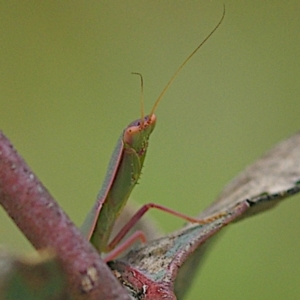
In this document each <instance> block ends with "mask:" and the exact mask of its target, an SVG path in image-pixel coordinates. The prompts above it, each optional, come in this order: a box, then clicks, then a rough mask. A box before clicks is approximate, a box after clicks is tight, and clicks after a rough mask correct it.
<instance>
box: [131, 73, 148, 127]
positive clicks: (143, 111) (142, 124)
mask: <svg viewBox="0 0 300 300" xmlns="http://www.w3.org/2000/svg"><path fill="white" fill-rule="evenodd" d="M131 74H133V75H138V76H140V78H141V128H143V127H144V117H145V107H144V79H143V75H142V74H141V73H137V72H131Z"/></svg>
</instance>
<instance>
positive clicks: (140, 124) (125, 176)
mask: <svg viewBox="0 0 300 300" xmlns="http://www.w3.org/2000/svg"><path fill="white" fill-rule="evenodd" d="M224 15H225V9H224V11H223V15H222V18H221V20H220V21H219V23H218V24H217V25H216V26H215V28H214V29H213V30H212V31H211V33H210V34H209V35H208V36H207V37H206V38H205V39H204V41H202V43H201V44H200V45H199V46H198V47H197V48H196V49H195V50H194V51H193V52H192V53H191V54H190V55H189V56H188V57H187V58H186V60H185V61H184V62H183V63H182V64H181V65H180V67H179V68H178V69H177V71H176V72H175V73H174V75H173V76H172V78H171V79H170V81H169V82H168V83H167V85H166V86H165V88H164V89H163V91H162V92H161V94H160V96H159V97H158V99H157V100H156V102H155V104H154V106H153V108H152V111H151V113H150V114H149V115H147V116H145V117H144V113H143V101H142V116H141V118H140V119H138V120H136V121H134V122H132V123H130V124H129V125H128V126H127V128H126V129H125V130H124V131H123V133H122V134H121V136H120V138H119V139H118V142H117V145H116V148H115V150H114V152H113V155H112V157H111V160H110V163H109V166H108V171H107V174H106V177H105V180H104V183H103V185H102V188H101V190H100V192H99V194H98V197H97V201H96V204H95V205H94V207H93V208H92V210H91V211H90V213H89V215H88V217H87V218H86V220H85V222H84V224H83V226H82V232H83V234H85V236H86V238H87V239H88V240H90V242H91V243H92V244H93V245H94V246H95V248H96V249H97V250H98V251H99V252H100V253H101V252H109V251H111V250H113V249H114V248H115V247H116V245H117V244H118V243H119V242H120V240H121V239H122V238H123V237H124V236H125V234H126V233H127V232H128V231H129V230H130V229H131V227H132V226H133V225H134V224H135V223H136V222H137V221H138V220H139V219H140V218H141V217H142V216H143V214H144V213H145V212H146V211H147V210H149V209H150V208H157V209H160V210H163V211H166V212H169V213H171V214H173V215H176V216H178V217H181V218H183V219H185V220H187V221H189V222H195V223H200V224H203V223H207V220H197V219H194V218H191V217H188V216H186V215H184V214H181V213H179V212H176V211H173V210H171V209H168V208H166V207H163V206H160V205H157V204H154V203H150V204H147V205H145V206H143V207H142V208H141V209H140V210H139V211H138V212H137V213H136V214H135V215H134V216H133V218H132V219H131V220H130V221H129V223H128V224H126V225H125V226H124V228H123V229H122V230H121V231H120V233H119V234H118V235H117V236H116V237H115V239H114V240H113V241H112V242H111V243H110V244H108V242H109V239H110V235H111V231H112V228H113V226H114V223H115V221H116V219H117V218H118V216H119V215H120V213H121V211H122V209H123V207H124V206H125V205H126V203H127V200H128V198H129V195H130V194H131V192H132V190H133V188H134V186H135V185H136V183H137V181H138V179H139V177H140V174H141V170H142V167H143V163H144V160H145V156H146V153H147V148H148V140H149V137H150V135H151V133H152V131H153V129H154V127H155V124H156V116H155V115H154V111H155V110H156V107H157V106H158V104H159V102H160V100H161V99H162V97H163V95H164V94H165V92H166V91H167V89H168V88H169V86H170V85H171V83H172V82H173V80H174V78H175V77H176V76H177V75H178V73H179V72H180V70H181V69H182V68H183V67H184V66H185V64H186V63H187V62H188V61H189V60H190V58H191V57H192V56H193V55H194V54H195V53H196V52H197V51H198V50H199V48H200V47H201V46H202V45H203V44H204V43H205V42H206V41H207V40H208V38H209V37H210V36H211V35H212V34H213V33H214V32H215V31H216V30H217V28H218V27H219V26H220V24H221V23H222V21H223V18H224ZM141 79H142V77H141ZM142 88H143V81H142ZM217 217H218V216H217ZM215 218H216V216H214V217H213V219H215ZM209 220H211V218H209ZM136 239H141V240H142V241H144V237H143V235H142V234H141V233H137V234H136V235H134V236H132V238H131V239H130V241H128V243H127V244H128V245H129V244H131V243H132V242H133V241H135V240H136ZM119 252H121V251H119ZM119 252H116V255H117V254H119ZM114 256H115V254H114V255H112V256H110V258H111V257H114ZM107 260H109V259H107Z"/></svg>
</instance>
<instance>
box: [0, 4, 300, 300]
mask: <svg viewBox="0 0 300 300" xmlns="http://www.w3.org/2000/svg"><path fill="white" fill-rule="evenodd" d="M225 4H226V17H225V20H224V23H223V24H222V26H221V27H220V28H219V29H218V31H217V32H216V33H215V34H214V36H213V37H212V38H211V39H210V40H209V41H208V42H207V43H206V44H205V46H204V47H203V49H202V50H201V52H200V53H198V54H197V56H196V57H194V58H193V60H192V61H191V63H190V64H189V65H188V66H187V67H186V68H185V69H184V70H183V71H182V73H181V74H180V76H179V77H178V78H177V80H176V81H175V82H174V84H173V86H172V88H171V89H170V90H169V91H168V93H167V94H166V96H165V98H164V100H163V101H162V103H161V105H160V106H159V108H158V110H157V116H158V123H157V127H156V130H155V132H154V134H153V136H152V138H151V141H150V148H149V151H148V155H147V159H146V162H145V167H144V172H143V175H142V178H141V181H140V183H141V184H140V185H138V186H137V188H136V189H135V191H134V193H133V198H134V199H135V200H136V201H138V202H139V203H140V204H143V203H148V202H157V203H160V204H162V205H165V206H168V207H172V208H173V209H176V210H180V211H182V212H184V213H186V214H189V215H195V214H196V212H200V211H201V210H202V209H204V208H205V207H206V206H208V205H209V203H211V202H212V201H213V200H214V198H215V197H216V196H217V194H218V193H219V192H220V191H221V189H222V187H223V186H224V185H225V184H226V183H227V182H228V181H230V180H231V179H232V178H233V177H234V176H236V175H237V173H238V172H239V171H241V170H242V169H243V168H244V167H245V166H246V165H247V164H249V163H251V162H252V161H254V160H255V159H256V158H258V157H259V156H260V155H261V154H262V153H263V152H265V151H266V150H268V149H269V148H271V147H272V146H273V145H274V144H275V143H277V142H278V141H280V140H282V139H284V138H285V137H288V136H289V135H291V134H293V133H294V132H296V131H297V130H298V129H299V128H300V124H299V109H300V101H299V92H300V85H299V78H300V59H299V49H300V39H299V32H300V18H299V13H300V4H299V1H225ZM222 10H223V2H222V1H89V2H85V1H26V2H25V1H24V2H23V1H1V6H0V31H1V34H0V38H1V42H0V45H1V46H0V64H1V68H0V69H1V72H0V74H1V75H0V76H1V77H0V89H1V100H0V128H1V129H2V130H3V131H4V133H5V134H6V135H7V136H8V137H9V138H10V139H11V141H12V142H13V144H14V145H15V147H16V148H17V149H18V151H19V152H20V153H21V154H22V156H23V157H24V158H25V160H26V161H27V162H28V164H29V165H30V166H31V167H32V169H33V170H34V172H35V173H36V174H37V175H38V176H39V178H40V179H41V180H42V181H43V182H44V184H45V185H46V186H47V188H48V189H49V190H50V192H51V193H52V195H53V196H54V197H55V198H56V199H57V201H58V202H59V203H60V205H61V206H62V207H63V208H64V209H65V211H66V212H67V213H68V215H69V216H70V217H71V218H72V220H74V222H75V223H76V224H77V225H80V224H81V223H82V221H83V219H84V216H85V214H86V213H87V212H88V210H89V209H90V207H91V205H92V204H93V202H94V199H95V196H96V194H97V192H98V190H99V188H100V186H101V182H102V180H103V177H104V174H105V172H106V167H107V164H108V161H109V158H110V155H111V153H112V150H113V148H114V146H115V142H116V140H117V138H118V136H119V134H120V133H121V132H122V129H123V128H124V127H125V126H126V125H127V124H128V123H129V122H131V121H132V120H134V119H136V118H138V117H139V116H140V107H139V94H140V83H139V79H138V78H137V77H135V76H132V75H130V73H131V72H132V71H136V72H141V73H142V74H143V75H144V80H145V100H146V109H147V111H149V110H150V108H151V106H152V104H153V102H154V100H155V99H156V97H157V96H158V94H159V93H160V91H161V89H162V88H163V87H164V85H165V84H166V82H167V81H168V79H169V78H170V76H171V75H172V74H173V72H174V71H175V69H176V68H177V67H178V66H179V64H180V63H181V62H182V61H183V59H184V58H186V56H187V55H188V54H189V53H190V52H191V51H192V50H193V49H194V48H195V47H196V46H197V44H199V42H200V41H201V40H203V38H204V37H205V36H206V35H207V34H208V33H209V32H210V31H211V30H212V28H213V27H214V26H215V25H216V24H217V22H218V21H219V19H220V17H221V15H222ZM299 151H300V150H299ZM299 200H300V197H299V196H296V197H294V198H292V199H288V200H286V201H285V202H284V203H282V204H281V205H280V206H279V207H277V208H276V209H274V210H273V211H270V212H267V213H265V214H262V215H260V216H257V217H253V218H251V219H249V220H246V221H244V222H241V223H238V224H236V225H233V226H231V227H230V228H229V230H228V231H227V232H226V234H225V235H223V236H222V237H221V238H220V240H219V242H218V243H217V244H216V245H215V247H214V249H213V251H212V252H211V255H210V256H209V259H208V260H207V261H206V263H205V265H204V268H203V269H202V271H201V274H199V276H198V278H197V280H196V282H195V284H194V285H193V288H192V289H191V291H190V293H189V295H188V297H187V299H189V300H191V299H274V300H275V299H296V298H299V296H300V286H299V278H300V255H299V249H300V239H299V234H298V228H299V227H300V220H299V217H300V210H299V208H300V206H299V203H297V201H299ZM0 213H1V216H0V237H1V241H0V242H1V244H4V245H6V246H7V247H8V248H9V249H12V250H14V251H16V252H28V251H30V250H31V246H30V245H29V243H28V242H27V241H26V240H25V238H23V237H22V234H21V233H20V232H19V231H18V229H17V228H16V227H15V225H14V224H13V223H12V221H11V220H10V219H9V218H8V217H7V216H6V214H5V212H3V210H1V212H0ZM151 214H152V215H153V216H154V217H155V218H156V219H157V220H158V223H159V224H161V226H162V227H163V229H164V230H165V231H166V232H169V231H172V230H175V229H176V228H178V227H180V226H181V225H182V223H183V222H182V221H181V220H178V219H176V218H173V217H172V216H167V215H165V214H163V213H159V212H153V213H151Z"/></svg>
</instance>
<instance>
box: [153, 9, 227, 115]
mask: <svg viewBox="0 0 300 300" xmlns="http://www.w3.org/2000/svg"><path fill="white" fill-rule="evenodd" d="M224 17H225V4H224V8H223V15H222V17H221V20H220V21H219V23H218V24H217V25H216V26H215V28H214V29H213V30H212V31H211V32H210V34H209V35H208V36H207V37H206V38H205V39H204V40H203V41H202V42H201V44H200V45H199V46H198V47H197V48H196V49H195V50H194V51H193V52H192V53H191V54H190V55H189V56H188V57H187V58H186V59H185V61H184V62H183V63H182V64H181V65H180V66H179V68H178V69H177V71H176V72H175V73H174V75H173V76H172V77H171V79H170V80H169V82H168V83H167V85H166V86H165V87H164V89H163V90H162V92H161V93H160V95H159V96H158V98H157V100H156V101H155V103H154V105H153V108H152V110H151V113H150V115H149V116H150V119H151V116H152V115H153V114H154V112H155V110H156V108H157V106H158V104H159V102H160V101H161V99H162V98H163V96H164V94H165V93H166V91H167V90H168V89H169V87H170V85H171V83H172V82H173V81H174V79H175V78H176V76H177V75H178V74H179V72H180V71H181V69H182V68H183V67H184V66H185V65H186V64H187V62H188V61H189V60H190V59H191V58H192V56H193V55H194V54H195V53H196V52H197V51H198V50H199V49H200V48H201V47H202V46H203V44H204V43H205V42H206V41H207V40H208V39H209V38H210V37H211V36H212V35H213V33H214V32H215V31H216V30H217V29H218V27H219V26H220V25H221V23H222V22H223V20H224Z"/></svg>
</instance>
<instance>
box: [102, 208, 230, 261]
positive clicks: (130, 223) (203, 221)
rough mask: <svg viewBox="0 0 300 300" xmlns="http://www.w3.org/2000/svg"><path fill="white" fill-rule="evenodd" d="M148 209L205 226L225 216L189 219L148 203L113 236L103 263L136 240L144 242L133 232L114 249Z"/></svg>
mask: <svg viewBox="0 0 300 300" xmlns="http://www.w3.org/2000/svg"><path fill="white" fill-rule="evenodd" d="M150 208H156V209H158V210H161V211H165V212H167V213H169V214H171V215H174V216H177V217H179V218H182V219H184V220H186V221H188V222H190V223H196V224H207V223H210V222H212V221H214V220H216V219H218V218H220V217H222V216H224V215H225V213H218V214H216V215H213V216H211V217H208V218H205V219H196V218H192V217H189V216H187V215H185V214H182V213H180V212H177V211H175V210H172V209H170V208H167V207H164V206H162V205H158V204H155V203H148V204H146V205H144V206H142V207H141V208H140V209H139V210H138V211H137V212H136V213H135V214H134V215H133V217H132V218H131V219H130V220H129V221H128V222H127V224H126V225H125V226H124V227H123V228H122V229H121V230H120V232H119V233H118V234H117V235H116V236H115V238H114V239H113V240H112V241H111V242H110V243H109V245H108V246H107V251H108V252H109V251H111V250H113V251H111V252H110V253H109V255H108V256H107V257H106V258H105V261H109V260H112V259H114V258H116V257H117V256H118V255H119V254H121V253H122V252H123V251H125V250H126V249H127V248H129V247H130V246H131V245H132V244H133V243H135V242H136V241H137V240H140V241H141V242H143V243H145V242H146V237H145V235H144V233H143V232H141V231H137V232H135V233H134V234H133V235H132V236H131V237H130V238H129V239H128V240H126V241H125V242H124V243H123V244H121V245H120V246H119V247H116V246H117V245H118V244H119V243H120V241H121V240H122V239H123V238H124V236H125V235H126V234H127V233H128V231H129V230H130V229H131V228H132V227H133V226H134V225H135V224H136V223H137V221H138V220H139V219H140V218H141V217H142V216H143V215H144V214H145V213H146V212H147V211H148V210H149V209H150Z"/></svg>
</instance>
